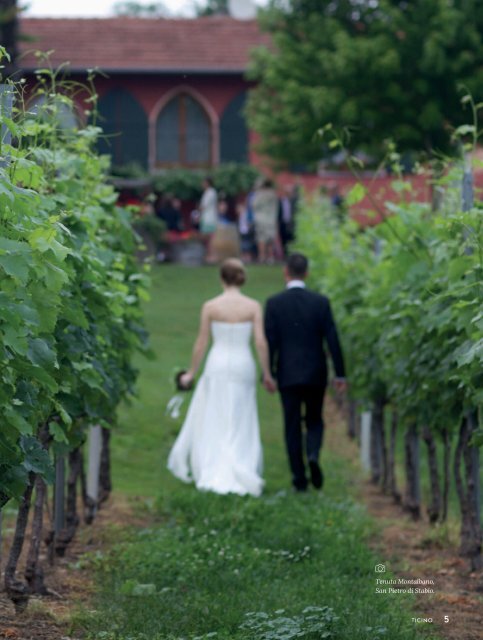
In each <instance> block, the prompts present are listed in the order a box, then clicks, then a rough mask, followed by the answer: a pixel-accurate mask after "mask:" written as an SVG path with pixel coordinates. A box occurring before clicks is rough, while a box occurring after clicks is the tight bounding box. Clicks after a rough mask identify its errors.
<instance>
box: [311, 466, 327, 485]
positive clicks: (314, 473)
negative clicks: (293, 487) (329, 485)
mask: <svg viewBox="0 0 483 640" xmlns="http://www.w3.org/2000/svg"><path fill="white" fill-rule="evenodd" d="M309 467H310V480H311V481H312V484H313V485H314V488H315V489H322V485H323V484H324V474H323V473H322V469H321V468H320V466H319V463H318V462H317V460H310V461H309Z"/></svg>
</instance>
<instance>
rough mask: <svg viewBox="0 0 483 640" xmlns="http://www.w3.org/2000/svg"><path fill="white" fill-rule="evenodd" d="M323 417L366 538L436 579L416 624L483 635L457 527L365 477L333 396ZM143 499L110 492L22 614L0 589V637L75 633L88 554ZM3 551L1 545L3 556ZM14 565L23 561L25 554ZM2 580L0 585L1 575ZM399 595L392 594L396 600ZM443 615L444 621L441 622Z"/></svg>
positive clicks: (447, 633) (89, 585)
mask: <svg viewBox="0 0 483 640" xmlns="http://www.w3.org/2000/svg"><path fill="white" fill-rule="evenodd" d="M326 423H327V429H326V443H325V446H326V447H327V449H328V450H329V451H333V452H334V453H337V454H338V455H340V456H342V457H344V458H346V459H347V461H348V463H350V464H351V465H352V466H353V468H354V481H353V483H354V488H355V489H356V491H357V493H358V494H359V497H360V499H361V500H362V501H363V502H364V503H365V504H366V505H367V508H368V511H369V513H370V514H371V515H372V516H374V517H375V518H377V519H378V521H379V523H380V525H381V527H380V533H379V534H378V535H377V537H375V538H374V539H373V540H372V541H371V546H373V548H374V550H375V552H376V553H377V555H378V557H380V558H381V563H382V564H385V565H387V566H388V568H389V569H390V570H391V571H392V572H393V573H394V574H395V575H396V576H397V577H398V578H399V577H400V578H407V579H417V578H421V579H422V580H434V585H430V586H429V588H431V589H433V590H434V593H432V594H427V593H423V594H418V595H416V598H417V614H415V615H416V616H419V617H420V619H432V621H433V622H432V623H428V622H415V624H421V625H431V627H432V629H433V630H434V631H435V632H436V633H438V634H439V635H441V637H443V638H445V639H448V640H482V639H483V575H481V574H480V575H477V574H475V573H471V572H470V571H469V568H468V564H467V562H466V561H465V560H463V559H462V558H460V557H459V556H458V548H457V531H456V530H455V531H453V532H452V533H451V535H450V536H449V538H448V537H443V536H441V535H438V534H437V532H435V530H434V528H432V527H431V526H430V525H429V524H428V523H427V521H426V520H425V519H424V518H423V519H422V520H421V521H419V522H414V521H413V520H412V519H411V518H410V517H409V516H408V515H407V514H406V513H405V512H404V511H403V510H402V508H401V506H399V505H396V504H394V502H393V500H392V498H391V497H390V496H385V495H383V494H382V492H381V490H380V489H379V488H378V487H375V486H374V485H372V484H370V482H369V481H368V480H366V479H365V477H364V475H363V474H362V472H361V470H360V468H359V466H358V464H357V463H354V461H357V460H358V458H359V450H358V447H357V445H356V443H355V442H353V441H350V440H349V439H348V438H347V437H346V434H345V423H344V420H343V419H342V418H341V414H340V413H339V412H338V410H337V409H336V407H335V404H334V403H333V402H332V401H330V400H329V403H328V407H327V415H326ZM141 502H142V499H139V500H137V501H136V500H131V501H128V500H127V499H126V498H125V497H123V496H119V495H115V496H114V498H112V499H110V500H109V501H108V502H107V503H106V504H105V505H104V506H103V508H102V509H101V510H100V511H99V513H98V516H97V518H96V520H95V522H94V524H92V525H90V526H86V525H82V526H81V527H80V529H79V532H78V534H77V535H76V538H75V539H74V541H73V542H72V543H71V545H70V546H69V547H68V550H67V553H66V556H65V557H64V558H58V559H57V560H56V565H55V567H54V568H50V567H48V565H47V563H46V562H44V566H47V569H46V576H45V578H46V579H45V582H46V584H47V585H48V587H49V589H50V590H51V591H52V595H50V596H47V597H33V598H31V601H30V604H29V607H28V609H27V611H26V612H25V613H24V614H22V615H20V616H16V615H15V612H14V609H13V606H12V604H11V603H10V601H9V600H8V599H7V598H6V596H5V592H0V639H1V640H4V639H9V640H80V638H79V637H78V636H76V635H75V633H74V634H72V633H71V629H72V628H73V625H72V618H73V616H74V617H75V612H76V611H78V610H79V609H80V608H82V607H88V606H89V601H90V598H91V595H92V593H93V575H92V562H91V563H89V562H85V557H86V556H85V554H88V556H87V557H90V558H92V557H94V558H95V556H96V554H98V553H99V554H102V553H105V552H107V551H108V550H109V548H110V546H111V545H112V543H113V540H115V539H116V538H117V537H118V535H119V533H120V532H122V531H123V529H124V528H125V526H126V524H127V523H128V524H130V525H132V526H135V527H137V526H147V524H149V522H151V521H152V517H153V516H151V515H149V513H148V511H147V510H143V509H142V508H141V509H140V508H139V504H140V503H141ZM6 537H7V538H8V535H7V536H6ZM5 552H6V548H5V547H4V549H3V558H5ZM19 566H23V564H22V562H20V563H19ZM374 576H375V577H374V589H375V587H376V579H377V578H378V577H384V574H378V573H375V574H374ZM1 584H2V587H3V579H2V583H1ZM421 588H425V587H424V586H423V587H421ZM374 597H378V595H377V594H374ZM398 597H399V596H398V595H397V594H394V598H395V604H397V598H398ZM444 616H448V618H449V622H447V623H445V622H444ZM354 640H356V639H354Z"/></svg>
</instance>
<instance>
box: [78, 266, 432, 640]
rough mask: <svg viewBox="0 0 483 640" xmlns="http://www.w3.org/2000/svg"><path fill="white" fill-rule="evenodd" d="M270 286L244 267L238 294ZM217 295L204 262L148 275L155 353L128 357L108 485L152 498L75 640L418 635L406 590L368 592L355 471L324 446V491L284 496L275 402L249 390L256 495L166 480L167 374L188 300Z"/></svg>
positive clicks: (192, 322) (189, 315) (275, 280)
mask: <svg viewBox="0 0 483 640" xmlns="http://www.w3.org/2000/svg"><path fill="white" fill-rule="evenodd" d="M281 287H282V277H281V271H280V269H278V268H252V269H250V272H249V284H248V286H247V288H246V292H247V293H248V294H249V295H252V296H255V297H257V298H258V299H260V300H264V299H265V298H266V297H267V296H268V295H270V294H271V293H273V292H275V291H277V290H278V289H279V288H281ZM218 289H219V285H218V281H217V275H216V271H215V270H214V269H211V268H203V269H198V270H190V269H186V268H185V269H183V268H179V267H165V266H163V267H160V268H157V269H156V270H155V272H154V274H153V287H152V300H151V302H150V303H149V305H147V310H146V311H147V322H148V326H149V329H150V332H151V338H152V346H153V348H154V350H155V352H156V353H157V355H158V359H157V360H154V361H140V362H139V365H140V369H141V375H140V380H139V389H140V394H139V398H137V399H136V400H135V401H134V402H133V403H132V405H131V406H130V407H128V408H125V409H123V410H122V412H121V415H120V421H119V428H118V429H117V431H116V433H115V434H114V437H113V477H114V478H113V479H114V486H115V487H116V491H118V492H121V493H123V494H126V495H129V496H142V497H151V498H154V501H153V507H152V514H153V518H152V523H151V524H150V525H149V526H148V527H147V528H145V529H132V530H129V529H127V532H126V533H125V535H124V537H123V539H122V541H121V542H119V543H118V544H116V545H115V546H114V547H113V549H112V551H111V553H110V554H109V555H108V557H107V558H106V559H105V560H104V561H103V562H102V563H101V567H100V569H99V576H98V584H99V592H98V594H97V596H96V598H95V601H94V603H93V604H94V606H95V611H90V612H88V613H86V612H85V613H84V614H83V615H82V616H81V624H82V626H83V627H84V629H85V630H86V631H87V634H88V637H89V638H92V639H96V640H101V638H104V640H160V639H166V640H167V639H168V638H171V639H175V638H176V639H181V638H184V639H188V638H189V639H190V640H192V639H194V638H196V637H203V638H205V637H206V638H207V637H216V638H217V639H220V640H227V639H228V638H233V639H234V640H237V639H243V640H263V639H265V640H271V639H273V640H283V639H285V640H289V639H290V638H295V637H297V638H304V639H305V640H318V639H319V638H333V639H340V640H356V639H357V640H359V639H360V640H378V639H379V640H383V639H385V638H387V639H388V640H410V639H412V638H416V637H421V636H420V635H417V630H416V626H415V625H414V624H413V623H412V622H411V617H412V615H413V614H412V612H411V605H412V602H411V600H410V596H404V595H400V594H398V595H383V594H379V595H376V594H375V578H376V577H377V575H378V574H375V573H374V565H375V564H376V563H377V562H380V559H378V558H376V557H374V555H373V553H372V552H371V551H370V550H369V549H368V547H367V545H366V541H367V539H368V537H369V536H370V535H373V534H374V532H375V523H373V522H372V521H371V520H370V519H369V518H368V516H367V515H366V513H365V511H364V509H363V508H362V507H361V506H360V505H358V504H357V502H356V501H355V500H354V498H353V494H352V492H353V489H352V488H351V487H352V486H353V480H354V477H353V476H354V474H355V473H357V472H356V471H355V468H354V467H352V466H351V465H348V464H347V462H344V461H342V460H340V459H337V458H336V457H334V456H333V455H332V454H330V455H328V454H327V452H325V453H324V456H323V465H324V469H325V472H326V478H327V487H326V490H325V491H324V493H322V494H320V493H316V492H311V493H308V494H305V495H296V494H293V493H292V492H291V490H290V477H289V472H288V468H287V462H286V456H285V451H284V445H283V437H282V422H281V412H280V407H279V401H278V398H277V397H276V396H269V395H268V394H266V393H265V392H263V391H260V393H259V408H260V416H261V425H262V439H263V443H264V450H265V477H266V480H267V486H266V491H265V493H264V495H263V496H262V498H258V499H255V498H240V497H238V496H233V495H229V496H218V495H213V494H208V493H200V492H197V491H196V490H195V489H194V488H193V487H192V486H188V485H184V484H182V483H181V482H179V481H177V480H176V479H175V478H173V477H172V476H171V475H170V474H169V473H168V472H167V470H166V468H165V467H166V459H167V455H168V451H169V449H170V447H171V446H172V443H173V441H174V438H175V436H176V433H177V431H178V430H179V428H180V424H179V423H175V422H173V421H172V420H171V419H170V418H168V417H166V416H165V415H164V408H165V406H166V402H167V400H168V399H169V397H170V396H171V395H172V393H173V389H172V381H171V378H172V370H173V368H174V367H176V366H186V365H187V364H188V362H189V358H190V352H191V345H192V342H193V340H194V338H195V335H196V329H197V323H198V315H199V309H200V306H201V304H202V302H203V301H204V300H205V299H206V298H207V297H210V296H212V295H215V294H216V293H217V292H218ZM351 481H352V484H351ZM125 536H127V538H126V537H125ZM385 577H388V574H385ZM210 634H215V635H210Z"/></svg>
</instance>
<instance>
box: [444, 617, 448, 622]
mask: <svg viewBox="0 0 483 640" xmlns="http://www.w3.org/2000/svg"><path fill="white" fill-rule="evenodd" d="M444 621H445V623H446V624H448V622H449V616H444Z"/></svg>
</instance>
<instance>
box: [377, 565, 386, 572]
mask: <svg viewBox="0 0 483 640" xmlns="http://www.w3.org/2000/svg"><path fill="white" fill-rule="evenodd" d="M374 571H375V572H376V573H385V571H386V565H385V564H376V566H375V567H374Z"/></svg>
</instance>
